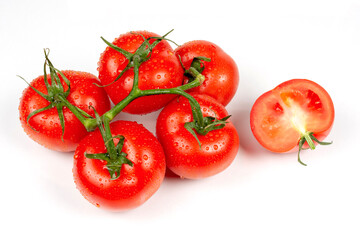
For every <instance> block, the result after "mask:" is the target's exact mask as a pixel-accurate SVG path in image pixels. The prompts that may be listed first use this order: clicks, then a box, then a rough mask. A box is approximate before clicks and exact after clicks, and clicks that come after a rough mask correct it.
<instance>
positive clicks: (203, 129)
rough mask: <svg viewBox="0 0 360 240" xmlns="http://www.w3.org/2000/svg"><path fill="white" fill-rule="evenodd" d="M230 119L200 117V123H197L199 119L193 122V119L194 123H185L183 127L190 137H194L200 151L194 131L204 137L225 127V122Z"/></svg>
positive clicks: (227, 117)
mask: <svg viewBox="0 0 360 240" xmlns="http://www.w3.org/2000/svg"><path fill="white" fill-rule="evenodd" d="M230 117H231V115H229V116H226V117H224V118H222V119H217V118H215V117H202V120H201V121H199V120H200V119H197V120H195V118H194V121H192V122H187V123H185V125H184V127H185V128H186V130H188V131H189V132H190V133H191V135H193V136H194V137H195V139H196V141H197V142H198V144H199V147H200V149H201V142H200V140H199V138H198V137H197V135H196V133H195V131H196V132H197V133H198V134H200V135H203V136H205V135H206V134H208V133H209V132H211V131H213V130H217V129H221V128H223V127H225V125H226V123H228V122H227V121H226V120H228V119H229V118H230Z"/></svg>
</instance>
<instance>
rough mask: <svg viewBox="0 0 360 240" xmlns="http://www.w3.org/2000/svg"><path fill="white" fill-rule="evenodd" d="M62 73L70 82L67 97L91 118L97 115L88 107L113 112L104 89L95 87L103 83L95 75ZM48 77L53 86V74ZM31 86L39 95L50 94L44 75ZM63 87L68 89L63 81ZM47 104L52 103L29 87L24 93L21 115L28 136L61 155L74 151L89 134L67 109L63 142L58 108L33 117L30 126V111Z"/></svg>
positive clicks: (98, 110)
mask: <svg viewBox="0 0 360 240" xmlns="http://www.w3.org/2000/svg"><path fill="white" fill-rule="evenodd" d="M62 72H63V74H64V75H65V76H66V77H67V78H68V79H69V81H70V94H69V96H68V97H67V100H68V101H69V102H70V103H72V104H73V105H75V106H77V107H79V108H81V109H82V110H84V111H85V112H87V113H89V114H91V115H92V116H94V111H93V110H92V109H89V105H92V106H93V107H94V108H95V109H96V111H97V112H98V113H99V114H103V113H105V112H106V111H108V110H109V109H110V101H109V98H108V96H107V94H106V92H105V91H104V89H102V88H99V87H97V86H95V85H94V84H93V83H97V84H100V81H99V80H98V79H97V77H96V76H94V75H92V74H90V73H86V72H79V71H71V70H65V71H62ZM47 78H48V80H49V83H50V82H51V80H50V75H48V76H47ZM61 79H62V78H61ZM30 84H31V86H33V87H34V88H36V89H37V90H39V91H40V92H42V93H45V94H47V89H46V87H45V82H44V76H39V77H37V78H36V79H34V80H33V81H32V82H31V83H30ZM62 84H63V86H64V88H65V90H66V89H67V85H66V84H65V83H64V82H63V81H62ZM47 105H49V102H48V101H47V100H46V99H44V98H42V97H41V96H40V95H39V94H37V93H36V92H35V91H34V90H33V89H31V88H30V87H27V88H26V89H25V90H24V91H23V94H22V97H21V98H20V105H19V113H20V114H19V116H20V122H21V125H22V127H23V129H24V131H25V133H26V134H27V135H28V136H29V137H30V138H31V139H33V140H34V141H35V142H37V143H39V144H41V145H42V146H44V147H46V148H49V149H52V150H56V151H60V152H71V151H74V150H75V148H76V146H77V144H78V143H79V142H80V140H81V139H82V138H83V137H84V136H85V135H87V131H86V129H85V127H84V126H83V125H82V123H81V122H80V121H79V120H78V119H77V118H76V117H75V115H74V114H73V113H72V112H71V111H70V110H69V109H68V108H66V107H64V108H63V112H64V118H65V132H64V136H63V139H64V141H62V140H61V136H62V128H61V125H60V120H59V116H58V112H57V110H56V108H52V109H49V110H46V111H43V112H41V113H38V114H36V115H34V116H33V117H32V118H30V120H29V124H27V117H28V115H29V114H30V113H31V112H33V111H35V110H37V109H40V108H43V107H46V106H47ZM29 125H30V126H31V127H30V126H29ZM32 128H33V129H32ZM34 129H35V130H36V131H34Z"/></svg>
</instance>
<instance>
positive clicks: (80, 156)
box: [73, 121, 165, 211]
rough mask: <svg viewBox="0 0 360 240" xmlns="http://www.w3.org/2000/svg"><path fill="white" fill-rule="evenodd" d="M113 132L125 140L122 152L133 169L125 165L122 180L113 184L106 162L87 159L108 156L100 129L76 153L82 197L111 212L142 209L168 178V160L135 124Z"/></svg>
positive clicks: (125, 123) (117, 124)
mask: <svg viewBox="0 0 360 240" xmlns="http://www.w3.org/2000/svg"><path fill="white" fill-rule="evenodd" d="M110 129H111V132H112V134H113V135H114V136H115V135H123V136H124V137H125V142H124V146H123V150H122V151H123V152H125V153H127V154H128V155H127V158H128V159H129V160H130V161H132V162H133V164H134V165H133V167H131V166H130V165H127V164H124V165H122V168H121V172H120V177H119V178H118V179H116V180H110V174H109V172H108V170H107V169H106V161H103V160H97V159H88V158H86V157H85V153H104V152H106V148H105V146H104V142H103V140H102V137H101V134H100V131H99V130H98V129H97V130H95V131H94V132H91V133H90V134H89V135H88V136H86V137H85V138H84V139H83V140H82V141H81V142H80V144H79V146H78V147H77V149H76V151H75V156H74V159H75V161H74V167H73V174H74V180H75V184H76V187H77V188H78V189H79V190H80V192H81V194H82V195H83V196H84V197H85V198H86V199H87V200H88V201H89V202H91V203H92V204H94V205H95V206H97V207H99V208H103V209H107V210H110V211H122V210H128V209H131V208H135V207H138V206H140V205H142V204H143V203H144V202H145V201H146V200H148V199H149V198H150V197H151V196H152V195H153V194H154V193H155V192H156V191H157V190H158V188H159V187H160V184H161V182H162V181H163V179H164V175H165V156H164V152H163V149H162V147H161V145H160V143H159V142H158V140H157V139H156V138H155V136H154V135H153V134H152V133H150V132H149V131H148V130H147V129H146V128H144V127H143V126H142V125H140V124H137V123H136V122H130V121H115V122H113V123H111V124H110ZM115 143H116V142H115Z"/></svg>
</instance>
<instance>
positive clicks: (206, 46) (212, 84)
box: [175, 40, 239, 106]
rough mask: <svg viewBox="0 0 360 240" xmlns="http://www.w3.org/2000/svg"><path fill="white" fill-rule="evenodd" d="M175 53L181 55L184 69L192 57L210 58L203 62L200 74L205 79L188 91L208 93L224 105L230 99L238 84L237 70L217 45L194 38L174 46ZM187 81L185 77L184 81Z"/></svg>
mask: <svg viewBox="0 0 360 240" xmlns="http://www.w3.org/2000/svg"><path fill="white" fill-rule="evenodd" d="M175 54H176V55H179V56H180V57H181V61H182V63H183V64H184V67H185V68H186V69H188V68H189V67H190V65H191V63H192V60H193V59H194V57H198V56H203V57H208V58H211V61H210V62H204V66H205V69H204V71H203V72H202V74H203V75H204V76H205V81H204V82H203V84H202V85H200V86H199V87H196V88H192V89H190V90H189V92H196V93H202V94H206V95H209V96H211V97H213V98H215V99H216V100H217V101H218V102H220V103H221V104H222V105H224V106H226V105H227V104H228V103H229V102H230V101H231V99H232V98H233V97H234V95H235V93H236V90H237V88H238V85H239V70H238V67H237V65H236V63H235V61H234V60H233V59H232V58H231V57H230V56H229V55H228V54H227V53H225V52H224V51H223V50H222V49H221V48H220V47H219V46H217V45H216V44H214V43H211V42H208V41H204V40H195V41H191V42H187V43H185V44H183V45H181V46H180V47H178V48H176V49H175ZM187 81H188V79H187V78H186V77H185V78H184V82H185V83H187Z"/></svg>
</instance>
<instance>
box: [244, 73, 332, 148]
mask: <svg viewBox="0 0 360 240" xmlns="http://www.w3.org/2000/svg"><path fill="white" fill-rule="evenodd" d="M334 115H335V114H334V105H333V102H332V100H331V98H330V96H329V94H328V93H327V92H326V91H325V89H324V88H322V87H321V86H320V85H318V84H317V83H315V82H312V81H310V80H306V79H293V80H289V81H286V82H284V83H282V84H280V85H279V86H277V87H276V88H274V89H273V90H271V91H269V92H266V93H264V94H263V95H261V96H260V97H259V98H258V99H257V100H256V102H255V103H254V106H253V107H252V110H251V114H250V124H251V130H252V132H253V134H254V136H255V138H256V139H257V140H258V141H259V143H260V144H261V145H262V146H264V147H265V148H266V149H268V150H270V151H273V152H288V151H295V150H298V144H299V141H300V138H301V137H302V135H303V134H305V133H306V132H313V133H314V136H315V137H316V138H317V139H318V140H320V141H322V140H323V139H324V138H325V137H326V136H327V135H328V134H329V132H330V129H331V127H332V125H333V122H334Z"/></svg>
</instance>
